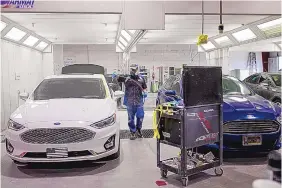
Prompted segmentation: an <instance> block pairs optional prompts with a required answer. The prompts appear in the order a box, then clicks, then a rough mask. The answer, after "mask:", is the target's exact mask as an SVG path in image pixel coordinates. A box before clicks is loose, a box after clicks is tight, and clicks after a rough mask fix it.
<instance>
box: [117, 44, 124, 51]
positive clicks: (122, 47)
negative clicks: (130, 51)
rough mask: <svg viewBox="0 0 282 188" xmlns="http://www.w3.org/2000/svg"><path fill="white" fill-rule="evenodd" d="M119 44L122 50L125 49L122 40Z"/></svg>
mask: <svg viewBox="0 0 282 188" xmlns="http://www.w3.org/2000/svg"><path fill="white" fill-rule="evenodd" d="M118 46H119V47H120V48H121V49H122V50H124V49H125V47H124V46H123V45H122V44H121V43H120V42H118Z"/></svg>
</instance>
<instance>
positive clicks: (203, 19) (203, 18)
mask: <svg viewBox="0 0 282 188" xmlns="http://www.w3.org/2000/svg"><path fill="white" fill-rule="evenodd" d="M204 21H205V16H204V0H202V35H203V34H204Z"/></svg>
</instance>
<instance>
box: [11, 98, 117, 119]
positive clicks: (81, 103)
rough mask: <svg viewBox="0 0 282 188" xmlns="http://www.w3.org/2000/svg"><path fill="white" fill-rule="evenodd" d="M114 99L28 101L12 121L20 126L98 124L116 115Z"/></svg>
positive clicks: (14, 115) (13, 115) (12, 117)
mask: <svg viewBox="0 0 282 188" xmlns="http://www.w3.org/2000/svg"><path fill="white" fill-rule="evenodd" d="M115 110H116V105H115V103H114V101H113V100H112V99H51V100H46V101H32V100H28V101H27V102H26V103H25V104H24V105H22V106H20V107H19V108H18V109H17V110H16V111H15V112H14V113H13V114H12V115H11V119H12V120H14V121H16V122H17V123H20V124H27V123H33V122H48V121H52V122H54V121H87V122H97V121H100V120H102V119H105V118H107V117H109V116H111V115H112V114H114V113H115Z"/></svg>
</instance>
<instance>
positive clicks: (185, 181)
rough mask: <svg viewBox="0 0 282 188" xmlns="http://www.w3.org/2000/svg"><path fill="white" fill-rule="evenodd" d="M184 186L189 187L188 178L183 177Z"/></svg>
mask: <svg viewBox="0 0 282 188" xmlns="http://www.w3.org/2000/svg"><path fill="white" fill-rule="evenodd" d="M181 180H182V186H184V187H187V186H188V177H182V178H181Z"/></svg>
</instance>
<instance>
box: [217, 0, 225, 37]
mask: <svg viewBox="0 0 282 188" xmlns="http://www.w3.org/2000/svg"><path fill="white" fill-rule="evenodd" d="M219 11H220V13H219V26H218V31H219V33H223V30H224V26H223V23H222V0H220V1H219Z"/></svg>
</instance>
